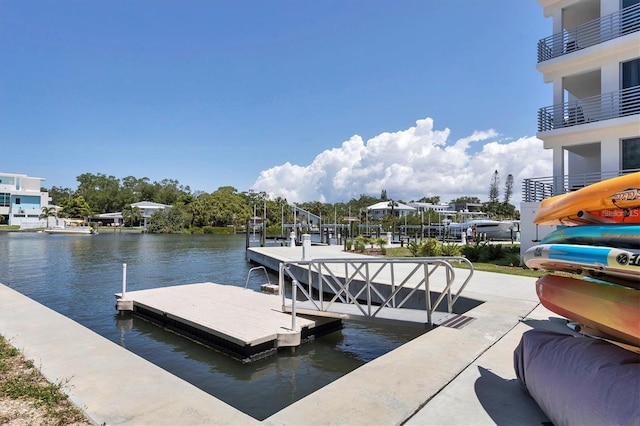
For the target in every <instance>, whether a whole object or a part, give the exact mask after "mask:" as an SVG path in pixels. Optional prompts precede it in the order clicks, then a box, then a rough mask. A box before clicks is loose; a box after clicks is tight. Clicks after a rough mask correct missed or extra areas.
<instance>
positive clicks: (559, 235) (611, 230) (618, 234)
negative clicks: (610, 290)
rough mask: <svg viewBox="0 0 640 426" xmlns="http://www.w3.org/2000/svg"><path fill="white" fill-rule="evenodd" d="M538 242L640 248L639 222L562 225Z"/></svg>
mask: <svg viewBox="0 0 640 426" xmlns="http://www.w3.org/2000/svg"><path fill="white" fill-rule="evenodd" d="M540 244H578V245H591V246H606V247H613V248H620V249H630V250H640V224H606V225H593V224H592V225H580V226H564V227H562V228H559V229H556V230H555V231H553V232H551V233H550V234H548V235H546V236H545V237H544V238H543V239H542V241H540Z"/></svg>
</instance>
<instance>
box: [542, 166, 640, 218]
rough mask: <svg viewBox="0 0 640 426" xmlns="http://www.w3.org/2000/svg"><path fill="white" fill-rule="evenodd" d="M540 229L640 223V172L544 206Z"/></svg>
mask: <svg viewBox="0 0 640 426" xmlns="http://www.w3.org/2000/svg"><path fill="white" fill-rule="evenodd" d="M533 222H534V223H535V224H538V225H579V224H587V223H640V172H635V173H629V174H627V175H623V176H618V177H615V178H612V179H607V180H603V181H602V182H598V183H594V184H593V185H589V186H586V187H584V188H582V189H579V190H577V191H574V192H568V193H566V194H562V195H556V196H555V197H551V198H546V199H544V200H542V201H541V202H540V208H539V209H538V211H537V213H536V216H535V218H534V219H533Z"/></svg>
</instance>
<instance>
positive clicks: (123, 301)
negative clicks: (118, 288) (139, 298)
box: [116, 263, 133, 311]
mask: <svg viewBox="0 0 640 426" xmlns="http://www.w3.org/2000/svg"><path fill="white" fill-rule="evenodd" d="M116 309H117V310H118V311H133V300H127V264H126V263H123V264H122V295H121V296H120V298H119V299H118V301H117V302H116Z"/></svg>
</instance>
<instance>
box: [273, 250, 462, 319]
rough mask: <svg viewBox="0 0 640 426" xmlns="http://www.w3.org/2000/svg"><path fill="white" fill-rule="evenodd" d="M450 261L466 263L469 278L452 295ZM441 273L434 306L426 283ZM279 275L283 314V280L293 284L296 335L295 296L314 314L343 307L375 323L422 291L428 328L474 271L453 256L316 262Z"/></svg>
mask: <svg viewBox="0 0 640 426" xmlns="http://www.w3.org/2000/svg"><path fill="white" fill-rule="evenodd" d="M452 261H456V262H464V263H466V264H467V265H468V267H469V269H468V276H467V277H466V279H465V280H464V282H463V283H462V284H461V286H460V288H459V289H458V290H457V292H455V293H453V290H452V286H453V284H454V281H455V271H454V269H453V266H451V263H450V262H452ZM397 265H408V268H405V269H404V270H403V271H399V270H398V268H397ZM439 268H443V269H444V271H445V281H446V283H445V285H444V289H443V290H442V292H441V293H440V295H439V297H438V298H437V299H436V300H435V301H434V302H432V300H431V297H430V278H431V277H432V275H433V273H434V272H435V271H436V270H438V269H439ZM294 269H295V270H294ZM279 272H280V273H279V284H280V293H281V295H282V306H283V310H284V309H285V302H286V298H285V291H284V280H285V276H288V277H289V278H290V279H291V281H292V285H291V317H292V319H291V329H292V330H296V301H297V299H298V292H301V293H302V295H303V297H304V298H306V300H307V301H309V302H311V304H312V305H313V307H314V309H315V310H316V311H319V312H328V311H329V310H330V309H331V307H332V306H333V305H334V304H336V303H344V304H351V305H354V306H356V307H357V308H358V310H359V312H360V313H361V314H362V316H364V317H371V318H374V317H376V316H377V315H378V313H380V311H381V309H382V308H402V307H404V306H405V305H406V304H407V301H408V300H409V299H410V298H411V297H412V296H414V295H415V294H416V292H418V291H424V299H425V300H424V309H425V311H426V313H427V323H428V324H429V325H430V326H432V325H433V320H432V317H433V312H434V311H435V310H436V309H437V307H438V306H439V305H440V303H441V302H442V301H443V300H444V299H445V297H446V304H447V312H449V313H451V312H452V311H453V305H454V304H455V303H456V301H457V300H458V298H459V297H460V294H461V293H462V291H463V290H464V288H465V287H466V286H467V284H468V283H469V281H470V280H471V277H472V276H473V265H472V264H471V262H469V260H467V259H466V258H464V257H455V256H452V257H423V258H406V259H405V258H401V259H397V258H393V259H389V258H384V259H377V258H374V259H366V258H358V259H344V258H343V259H314V260H310V261H289V262H284V263H280V271H279ZM300 274H302V275H300ZM304 275H306V276H304ZM303 276H304V277H303ZM303 278H306V281H307V282H306V283H301V282H300V280H301V279H303ZM314 289H315V290H316V292H314ZM326 295H330V299H328V300H325V296H326Z"/></svg>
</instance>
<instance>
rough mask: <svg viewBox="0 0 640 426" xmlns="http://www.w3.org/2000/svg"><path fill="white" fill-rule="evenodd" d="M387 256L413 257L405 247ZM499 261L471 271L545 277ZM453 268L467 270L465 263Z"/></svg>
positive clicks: (455, 264) (480, 264) (392, 251)
mask: <svg viewBox="0 0 640 426" xmlns="http://www.w3.org/2000/svg"><path fill="white" fill-rule="evenodd" d="M387 256H389V257H412V256H413V255H412V254H411V252H410V251H409V249H408V248H406V247H390V248H388V249H387ZM500 263H501V261H500V260H497V261H495V263H480V262H475V263H474V264H473V269H474V270H476V271H485V272H495V273H498V274H510V275H520V276H524V277H535V278H538V277H541V276H543V275H546V274H547V273H548V272H544V271H534V270H532V269H529V268H527V267H523V266H509V265H500ZM452 265H453V266H454V267H455V268H463V269H468V267H467V265H466V264H465V263H457V262H454V263H453V264H452Z"/></svg>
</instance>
